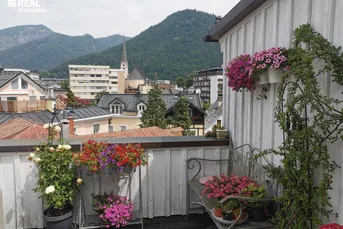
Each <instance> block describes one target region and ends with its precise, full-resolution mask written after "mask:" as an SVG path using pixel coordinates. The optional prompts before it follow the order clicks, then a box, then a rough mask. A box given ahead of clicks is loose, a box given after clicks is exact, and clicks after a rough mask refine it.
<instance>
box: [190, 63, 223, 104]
mask: <svg viewBox="0 0 343 229" xmlns="http://www.w3.org/2000/svg"><path fill="white" fill-rule="evenodd" d="M196 73H197V75H196V76H195V77H194V89H195V91H196V92H198V93H200V97H201V100H202V101H203V102H206V103H208V102H209V103H211V104H213V103H214V102H216V101H217V99H218V98H219V100H221V98H222V96H223V68H211V69H205V70H201V71H198V72H196Z"/></svg>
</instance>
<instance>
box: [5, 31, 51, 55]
mask: <svg viewBox="0 0 343 229" xmlns="http://www.w3.org/2000/svg"><path fill="white" fill-rule="evenodd" d="M53 33H54V32H53V31H52V30H51V29H49V28H48V27H46V26H44V25H23V26H15V27H11V28H7V29H2V30H0V51H3V50H6V49H9V48H12V47H15V46H17V45H21V44H24V43H26V42H29V41H33V40H37V39H42V38H44V37H47V36H50V35H51V34H53Z"/></svg>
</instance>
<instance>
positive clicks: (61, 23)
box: [0, 0, 239, 37]
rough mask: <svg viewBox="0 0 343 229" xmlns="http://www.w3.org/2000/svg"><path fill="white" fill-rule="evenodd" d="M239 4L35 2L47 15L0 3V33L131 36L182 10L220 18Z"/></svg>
mask: <svg viewBox="0 0 343 229" xmlns="http://www.w3.org/2000/svg"><path fill="white" fill-rule="evenodd" d="M238 1H239V0H213V1H209V0H187V1H185V0H173V1H166V0H38V2H39V4H40V6H41V8H46V9H47V10H48V12H47V13H18V12H17V11H16V9H15V8H9V7H8V6H7V0H2V1H1V3H0V29H3V28H7V27H11V26H16V25H25V24H44V25H46V26H48V27H49V28H50V29H52V30H54V31H55V32H60V33H64V34H68V35H83V34H85V33H88V34H91V35H93V36H95V37H103V36H109V35H111V34H116V33H119V34H124V33H125V34H126V35H128V36H135V35H137V34H139V33H140V32H142V31H144V30H146V29H147V28H149V27H150V26H152V25H155V24H157V23H159V22H161V21H162V20H164V19H165V18H166V17H167V16H168V15H170V14H172V13H174V12H176V11H179V10H183V9H197V10H201V11H204V12H208V13H213V14H216V15H220V16H224V15H225V14H226V13H227V12H229V11H230V9H231V8H232V7H233V6H234V5H235V4H237V2H238Z"/></svg>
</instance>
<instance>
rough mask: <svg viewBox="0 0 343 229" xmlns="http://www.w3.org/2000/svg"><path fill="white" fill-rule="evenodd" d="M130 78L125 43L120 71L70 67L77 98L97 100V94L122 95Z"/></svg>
mask: <svg viewBox="0 0 343 229" xmlns="http://www.w3.org/2000/svg"><path fill="white" fill-rule="evenodd" d="M127 77H128V62H127V57H126V45H125V42H124V43H123V58H122V61H121V64H120V69H112V68H110V66H108V65H69V84H70V89H71V91H72V92H73V93H74V95H75V96H77V97H80V98H83V99H95V96H96V94H97V93H99V92H102V91H105V90H106V92H108V93H110V94H122V93H124V90H125V79H126V78H127Z"/></svg>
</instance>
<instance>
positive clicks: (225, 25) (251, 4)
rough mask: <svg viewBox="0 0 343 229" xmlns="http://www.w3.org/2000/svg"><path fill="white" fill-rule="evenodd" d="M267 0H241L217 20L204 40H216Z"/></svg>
mask: <svg viewBox="0 0 343 229" xmlns="http://www.w3.org/2000/svg"><path fill="white" fill-rule="evenodd" d="M266 1H267V0H241V1H240V2H239V3H237V5H236V6H235V7H233V8H232V9H231V10H230V12H229V13H227V14H226V15H225V16H224V17H223V18H222V19H220V21H218V22H217V23H216V24H215V25H214V26H213V27H212V29H211V30H210V31H209V32H208V35H206V36H205V37H204V41H205V42H218V40H219V38H220V37H222V36H223V35H224V34H225V33H227V32H228V31H229V30H230V29H232V28H233V27H234V26H236V25H237V24H238V23H239V22H241V21H242V20H243V19H244V18H245V17H247V16H248V15H249V14H251V13H252V12H253V11H254V10H256V9H257V8H258V7H260V6H261V5H262V4H263V3H265V2H266Z"/></svg>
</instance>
